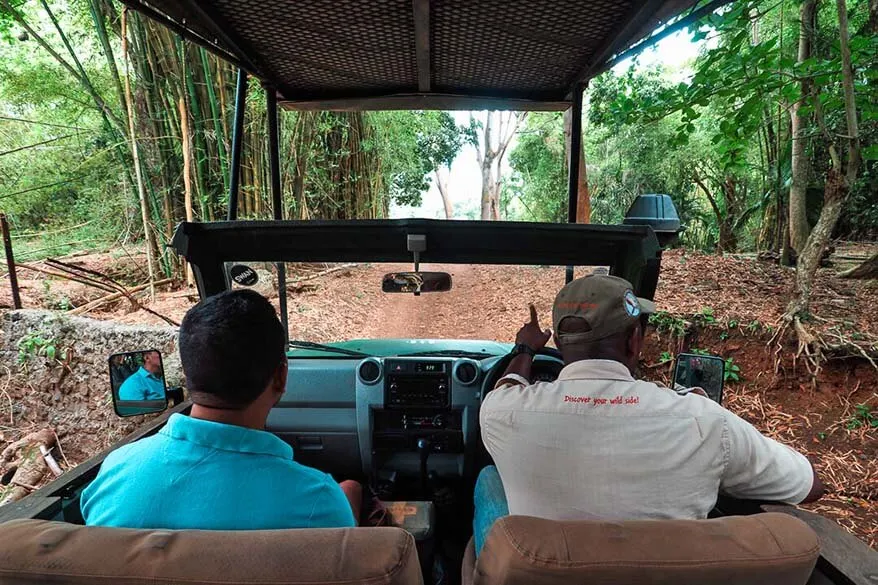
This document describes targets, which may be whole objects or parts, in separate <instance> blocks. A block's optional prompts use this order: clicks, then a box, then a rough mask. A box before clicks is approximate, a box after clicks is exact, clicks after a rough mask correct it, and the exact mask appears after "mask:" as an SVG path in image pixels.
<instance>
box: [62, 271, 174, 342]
mask: <svg viewBox="0 0 878 585" xmlns="http://www.w3.org/2000/svg"><path fill="white" fill-rule="evenodd" d="M46 263H47V264H49V265H50V266H52V267H53V268H58V269H59V270H64V271H66V272H68V273H72V274H77V273H85V274H89V275H93V276H96V277H99V278H103V279H105V280H107V281H109V282H110V283H111V284H110V285H104V284H103V283H101V284H102V285H103V286H112V287H115V288H109V289H107V290H108V292H119V293H120V294H121V295H122V296H124V297H125V298H126V299H128V300H129V301H131V304H132V305H134V306H135V307H137V308H139V309H142V310H144V311H146V312H147V313H149V314H150V315H155V316H156V317H158V318H159V319H161V320H163V321H164V322H165V323H167V324H169V325H172V326H174V327H179V326H180V324H179V323H177V322H176V321H174V320H173V319H171V318H170V317H165V316H164V315H162V314H161V313H159V312H157V311H153V310H152V309H149V308H147V307H145V306H143V305H142V304H141V303H140V301H138V300H137V299H135V298H134V296H133V295H132V294H131V292H130V291H129V290H128V289H127V288H125V286H124V285H122V284H121V283H119V282H117V281H116V280H114V279H112V278H110V277H109V276H107V275H106V274H104V273H103V272H98V271H97V270H90V269H88V268H84V267H82V266H74V265H73V264H67V263H66V262H61V261H60V260H53V259H51V258H49V259H47V260H46ZM78 276H80V278H85V279H87V280H91V279H88V278H87V277H83V276H81V275H78ZM147 286H149V287H150V289H151V290H152V289H153V287H154V286H155V283H150V284H149V285H147Z"/></svg>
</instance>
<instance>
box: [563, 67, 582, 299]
mask: <svg viewBox="0 0 878 585" xmlns="http://www.w3.org/2000/svg"><path fill="white" fill-rule="evenodd" d="M584 91H585V86H583V85H582V84H579V83H577V84H576V85H575V86H574V88H573V104H572V105H571V107H570V109H571V112H570V113H571V116H570V152H569V153H568V156H569V158H568V159H567V223H576V207H577V203H578V201H579V159H580V157H581V156H582V94H583V92H584ZM572 280H573V266H568V267H567V282H570V281H572Z"/></svg>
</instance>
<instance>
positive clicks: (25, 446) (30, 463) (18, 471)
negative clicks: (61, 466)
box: [0, 429, 57, 506]
mask: <svg viewBox="0 0 878 585" xmlns="http://www.w3.org/2000/svg"><path fill="white" fill-rule="evenodd" d="M54 444H55V432H54V431H53V430H51V429H43V430H42V431H38V432H35V433H31V434H29V435H27V436H25V437H23V438H21V439H19V440H18V441H15V442H13V443H12V444H10V445H8V446H7V447H6V448H5V449H4V450H3V453H0V463H4V464H8V463H9V462H10V461H12V458H13V457H14V455H15V454H16V453H17V452H18V451H19V450H20V451H21V453H22V457H21V459H19V460H17V461H16V462H15V463H13V464H12V465H4V466H3V468H2V469H0V471H2V472H3V474H4V475H5V474H6V473H7V471H8V470H9V469H15V473H14V474H13V475H12V477H11V478H10V485H12V486H14V487H12V488H10V489H7V490H6V492H5V493H4V494H3V497H2V498H0V506H2V505H4V504H8V503H10V502H15V501H18V500H20V499H22V498H24V497H25V496H27V495H28V494H29V493H30V492H32V491H34V490H35V489H36V487H34V486H37V485H39V483H40V482H41V481H42V479H43V477H44V476H45V475H46V471H47V470H48V469H49V465H48V463H47V461H46V459H45V455H44V453H47V452H48V451H49V450H50V449H51V447H52V446H53V445H54ZM56 467H57V465H56Z"/></svg>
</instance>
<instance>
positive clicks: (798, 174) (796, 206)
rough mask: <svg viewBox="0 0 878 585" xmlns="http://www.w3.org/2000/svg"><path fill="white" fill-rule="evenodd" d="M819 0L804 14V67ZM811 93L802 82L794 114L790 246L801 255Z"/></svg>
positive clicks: (810, 1)
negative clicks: (804, 112)
mask: <svg viewBox="0 0 878 585" xmlns="http://www.w3.org/2000/svg"><path fill="white" fill-rule="evenodd" d="M816 15H817V0H805V1H804V2H803V3H802V7H801V11H800V25H799V27H800V28H799V56H798V62H799V63H802V62H804V61H806V60H807V59H809V58H810V57H811V47H812V45H813V38H814V27H815V26H816ZM810 93H811V82H810V80H809V79H808V78H803V79H802V81H801V96H800V97H799V99H798V100H797V101H796V103H794V104H793V107H792V109H791V110H790V122H791V124H792V141H793V144H792V155H791V166H792V175H793V177H792V178H793V180H792V184H791V186H790V212H789V213H790V215H789V219H790V244H791V245H792V247H793V249H795V250H796V252H798V253H801V252H802V250H803V248H804V247H805V241H806V240H807V239H808V232H809V231H810V230H811V226H809V225H808V215H807V196H806V194H807V190H808V176H809V174H810V168H809V167H810V161H809V159H808V154H807V152H806V149H805V146H806V136H807V135H808V128H807V120H806V119H804V117H803V116H801V115H800V113H799V110H800V108H801V107H802V104H803V103H804V101H805V100H806V99H807V98H808V96H809V95H810Z"/></svg>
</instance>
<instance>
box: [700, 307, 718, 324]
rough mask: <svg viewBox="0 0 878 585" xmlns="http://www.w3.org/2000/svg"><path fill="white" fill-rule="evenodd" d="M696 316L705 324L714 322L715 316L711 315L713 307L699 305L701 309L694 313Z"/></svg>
mask: <svg viewBox="0 0 878 585" xmlns="http://www.w3.org/2000/svg"><path fill="white" fill-rule="evenodd" d="M696 318H697V319H698V320H700V321H701V322H702V323H704V324H705V325H713V324H714V323H716V318H715V317H714V316H713V307H701V311H700V312H699V313H698V315H696Z"/></svg>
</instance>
